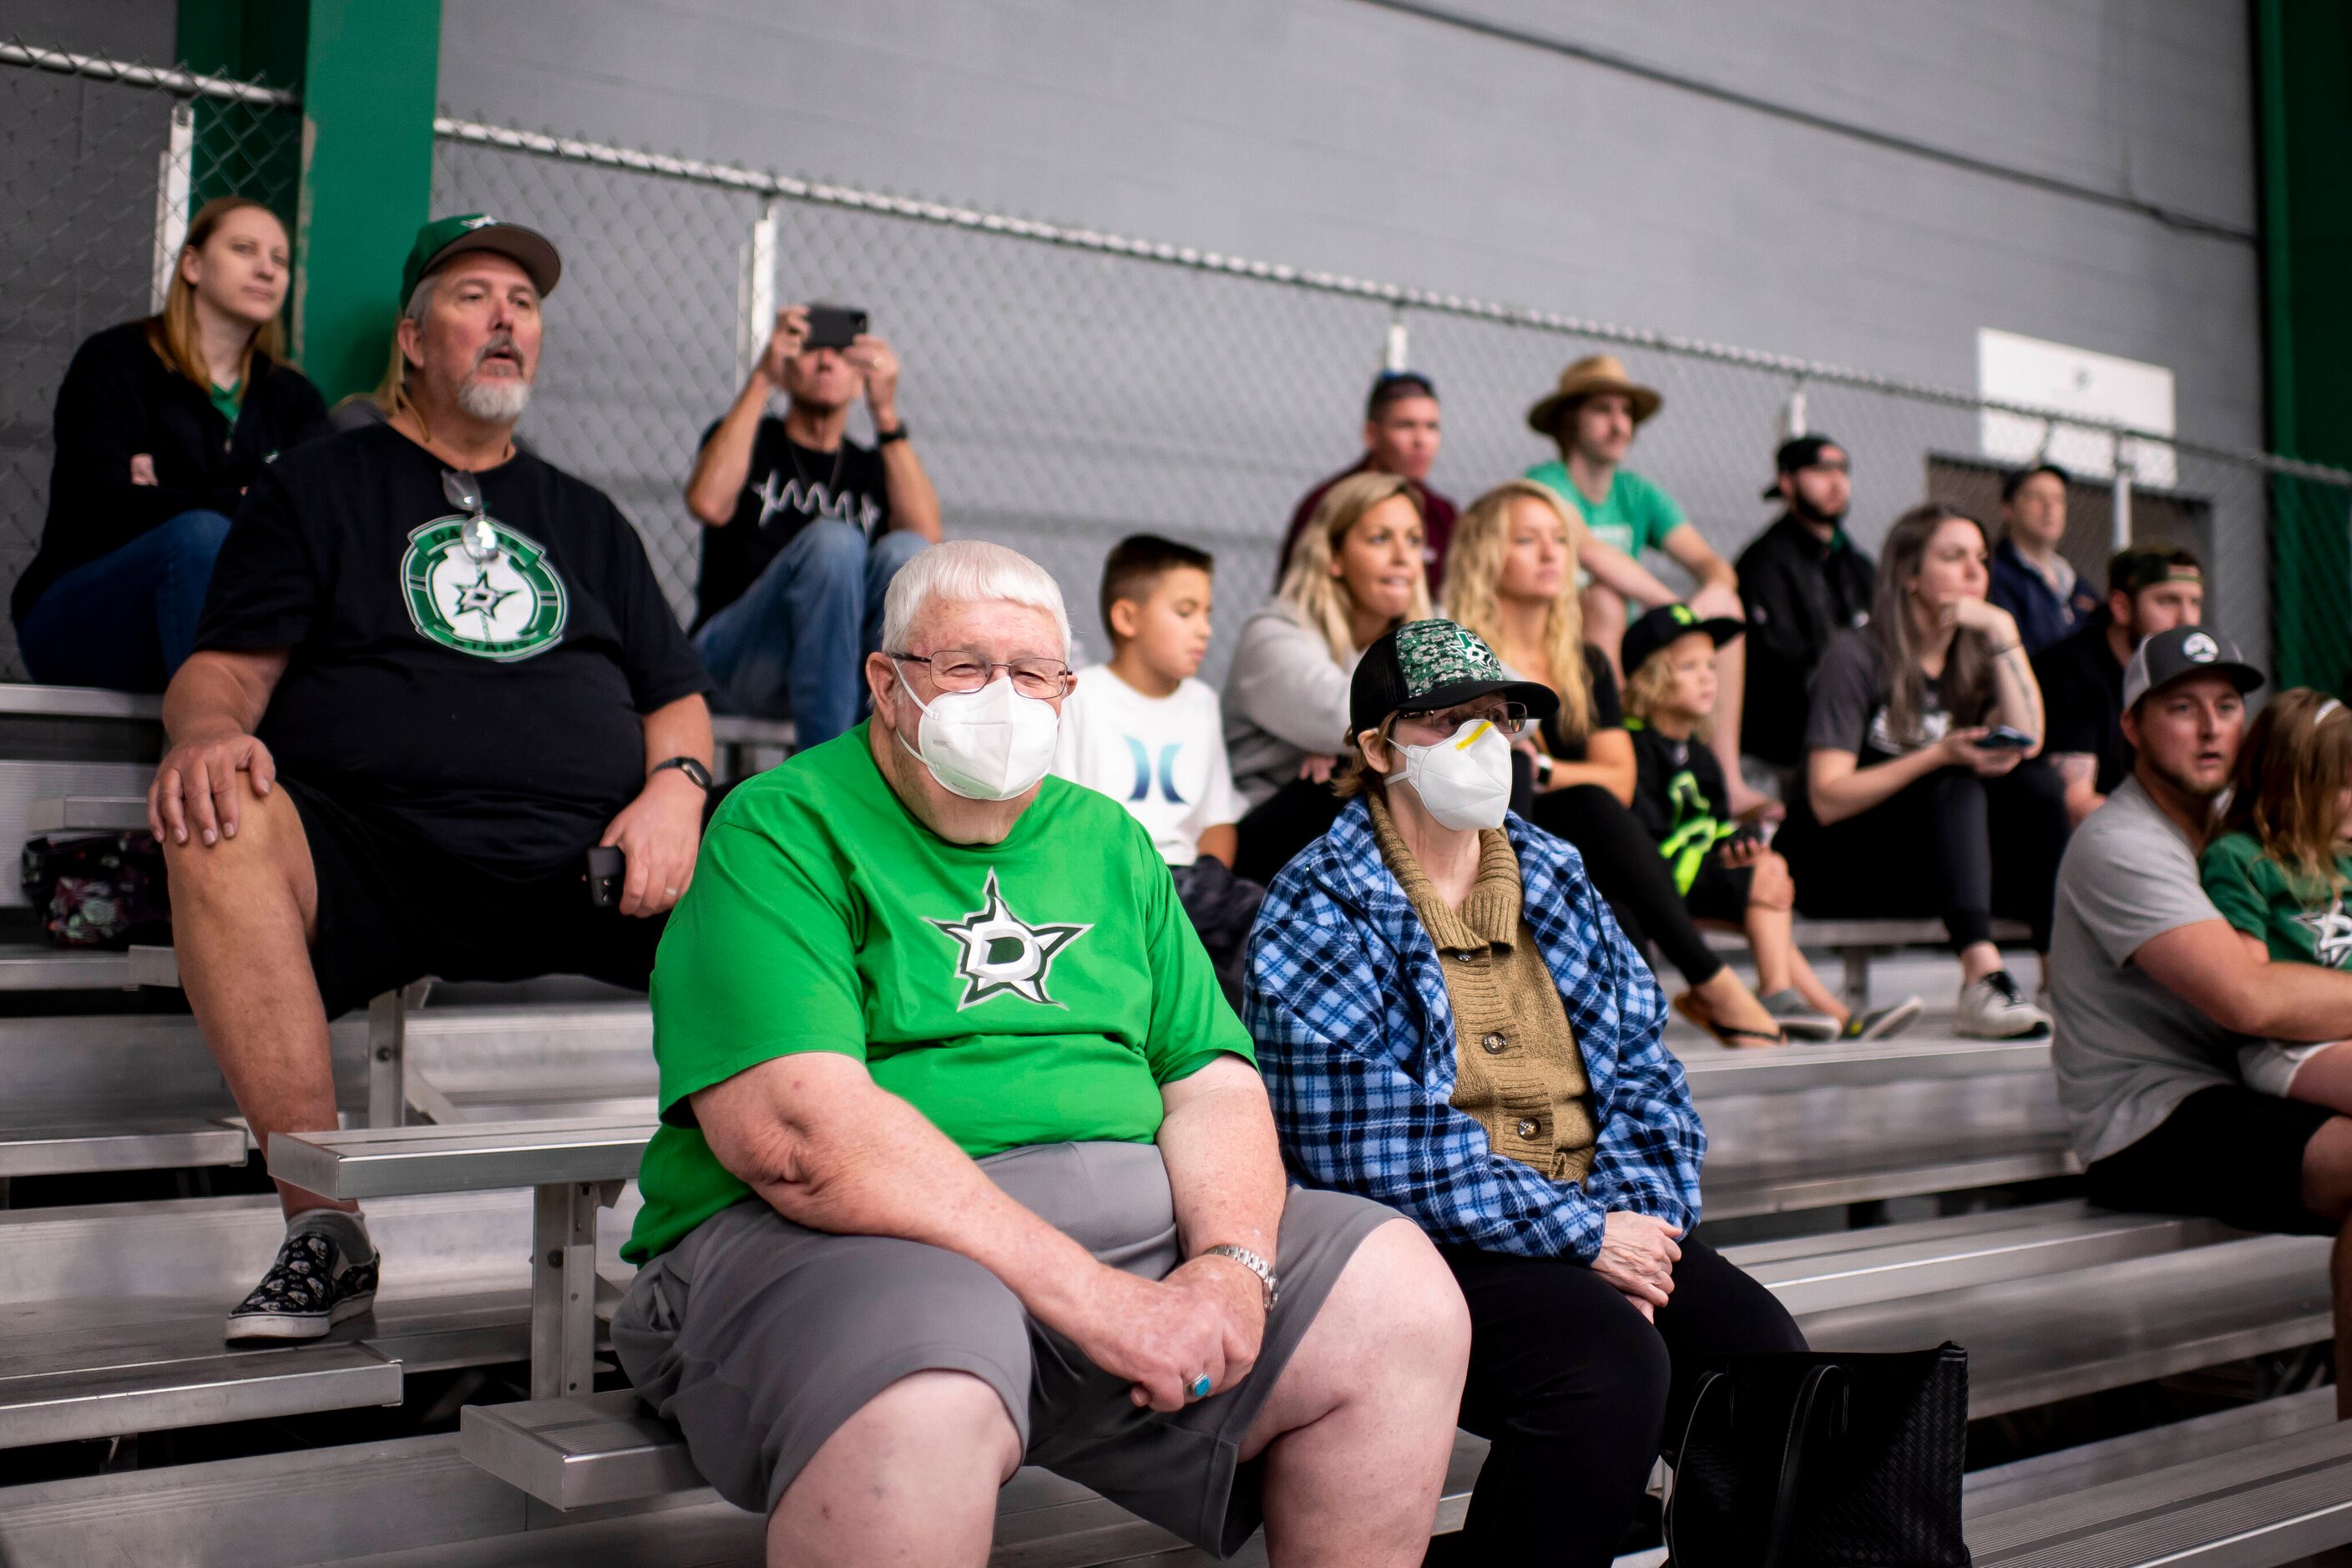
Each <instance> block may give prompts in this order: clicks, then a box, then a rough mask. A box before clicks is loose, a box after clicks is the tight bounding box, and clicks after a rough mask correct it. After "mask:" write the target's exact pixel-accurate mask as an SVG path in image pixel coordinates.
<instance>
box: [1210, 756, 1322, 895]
mask: <svg viewBox="0 0 2352 1568" xmlns="http://www.w3.org/2000/svg"><path fill="white" fill-rule="evenodd" d="M1346 804H1347V803H1346V802H1344V801H1342V800H1341V799H1340V798H1339V796H1338V795H1333V794H1332V793H1331V786H1330V785H1329V784H1317V783H1316V782H1315V781H1314V780H1313V779H1293V780H1291V781H1290V783H1288V784H1285V785H1283V786H1282V787H1281V788H1280V789H1278V790H1276V791H1275V792H1274V793H1273V794H1272V795H1267V796H1266V797H1265V799H1264V800H1262V801H1260V802H1258V803H1257V804H1256V805H1254V806H1252V807H1250V809H1249V811H1248V813H1247V814H1246V815H1245V816H1243V818H1242V819H1241V821H1240V822H1239V823H1238V824H1236V825H1235V826H1234V835H1235V837H1237V838H1238V840H1239V843H1238V844H1237V845H1236V847H1234V876H1236V877H1239V878H1240V879H1242V880H1244V881H1245V882H1255V883H1257V884H1258V885H1259V886H1260V887H1265V886H1267V885H1269V884H1271V883H1272V882H1273V880H1274V879H1275V875H1276V872H1278V871H1280V870H1281V869H1282V868H1284V867H1285V866H1287V865H1289V864H1290V859H1291V857H1292V856H1294V855H1296V854H1297V853H1298V852H1299V851H1300V850H1301V849H1304V848H1306V847H1307V846H1308V845H1309V844H1312V843H1314V842H1315V841H1316V840H1317V839H1318V838H1320V837H1323V836H1324V835H1325V834H1327V833H1328V832H1330V831H1331V825H1332V824H1333V823H1335V822H1337V821H1339V809H1340V807H1341V806H1342V805H1346Z"/></svg>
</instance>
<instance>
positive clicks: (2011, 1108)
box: [1673, 1037, 2081, 1220]
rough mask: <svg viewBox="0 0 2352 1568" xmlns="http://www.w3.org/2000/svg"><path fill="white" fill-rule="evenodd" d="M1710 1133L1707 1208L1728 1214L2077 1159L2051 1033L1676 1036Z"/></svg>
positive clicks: (1991, 1182)
mask: <svg viewBox="0 0 2352 1568" xmlns="http://www.w3.org/2000/svg"><path fill="white" fill-rule="evenodd" d="M1673 1045H1674V1048H1675V1053H1676V1055H1677V1056H1678V1057H1679V1058H1680V1059H1681V1060H1682V1063H1683V1068H1684V1071H1685V1074H1686V1075H1687V1076H1688V1078H1689V1080H1690V1085H1691V1094H1692V1098H1693V1099H1694V1100H1696V1102H1697V1104H1698V1108H1699V1111H1700V1113H1701V1115H1702V1116H1703V1117H1704V1118H1705V1119H1706V1131H1707V1156H1706V1213H1707V1216H1708V1217H1709V1218H1711V1219H1717V1220H1723V1219H1738V1218H1742V1217H1745V1216H1748V1215H1764V1214H1780V1213H1788V1212H1792V1211H1796V1210H1801V1209H1816V1208H1826V1207H1832V1206H1834V1205H1841V1204H1852V1203H1860V1202H1864V1201H1866V1200H1871V1199H1880V1198H1895V1197H1908V1196H1914V1195H1916V1194H1926V1193H1946V1192H1960V1191H1965V1190H1968V1189H1970V1188H1978V1187H1990V1186H2001V1185H2008V1184H2014V1183H2021V1182H2033V1181H2042V1180H2045V1179H2047V1178H2050V1177H2053V1176H2063V1175H2068V1174H2072V1173H2074V1172H2076V1171H2078V1170H2080V1169H2081V1167H2080V1165H2079V1164H2078V1163H2076V1162H2075V1160H2074V1153H2073V1152H2072V1151H2071V1149H2069V1147H2068V1146H2067V1141H2066V1130H2065V1124H2064V1121H2063V1118H2062V1117H2061V1116H2060V1113H2059V1110H2058V1098H2057V1089H2056V1085H2055V1083H2054V1081H2053V1079H2052V1077H2051V1073H2050V1044H2049V1042H2048V1041H2047V1040H1958V1039H1953V1038H1951V1037H1941V1038H1936V1037H1904V1038H1901V1039H1896V1040H1888V1041H1884V1042H1879V1043H1875V1044H1872V1045H1856V1046H1794V1047H1789V1048H1787V1049H1784V1050H1748V1051H1742V1050H1727V1049H1725V1048H1724V1047H1720V1046H1717V1045H1714V1044H1712V1043H1709V1042H1701V1041H1694V1040H1688V1039H1680V1038H1678V1039H1676V1040H1675V1041H1674V1042H1673Z"/></svg>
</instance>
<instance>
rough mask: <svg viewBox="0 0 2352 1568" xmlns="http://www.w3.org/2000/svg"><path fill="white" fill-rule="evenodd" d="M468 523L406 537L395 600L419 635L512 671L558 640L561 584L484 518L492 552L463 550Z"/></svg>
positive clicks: (535, 547)
mask: <svg viewBox="0 0 2352 1568" xmlns="http://www.w3.org/2000/svg"><path fill="white" fill-rule="evenodd" d="M473 521H474V520H473V519H471V518H467V517H454V516H453V517H439V518H435V519H434V520H433V521H431V522H428V523H426V524H425V525H424V526H423V527H422V528H419V529H417V530H416V531H415V532H413V533H411V534H410V535H409V536H408V552H407V553H406V554H405V555H404V556H402V557H401V562H400V587H401V596H402V598H403V599H404V601H405V602H406V603H407V605H408V618H409V620H410V622H411V623H412V624H414V625H415V627H416V629H417V631H419V632H420V633H422V634H423V635H424V636H425V637H430V638H431V639H432V640H433V641H435V642H436V643H439V644H440V645H441V646H442V647H446V648H451V649H454V650H456V651H457V652H458V653H467V654H472V655H473V656H474V657H475V658H488V659H494V660H497V661H498V662H499V663H501V664H510V663H512V662H514V661H515V660H517V659H524V658H530V656H531V655H533V654H535V653H544V652H546V651H547V650H548V649H549V648H551V647H554V646H555V645H556V644H557V643H558V642H561V641H562V638H563V623H564V621H565V619H566V618H567V616H568V615H569V613H570V605H568V603H567V602H566V599H565V597H564V592H563V579H562V578H561V577H559V576H557V575H556V574H555V569H554V568H553V567H552V566H551V565H549V564H548V562H547V551H546V548H545V547H544V546H543V545H541V543H540V542H539V541H537V540H535V539H532V538H530V537H529V536H527V535H525V534H520V533H517V532H516V531H514V530H513V529H511V528H509V527H508V526H507V525H506V524H505V523H502V522H499V521H497V520H496V519H495V518H485V519H483V520H482V521H483V522H486V523H488V534H489V536H490V541H491V542H495V544H496V546H497V548H496V549H495V551H492V552H489V553H488V558H487V559H485V558H483V557H482V556H481V555H478V553H477V551H479V550H482V549H483V548H484V544H483V542H482V541H480V540H477V541H475V548H474V549H471V550H469V549H467V538H466V531H467V526H468V525H469V524H471V523H473Z"/></svg>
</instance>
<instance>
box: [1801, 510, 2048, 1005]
mask: <svg viewBox="0 0 2352 1568" xmlns="http://www.w3.org/2000/svg"><path fill="white" fill-rule="evenodd" d="M1990 557H1991V545H1990V540H1989V539H1988V538H1987V536H1986V533H1985V528H1984V524H1982V523H1981V522H1979V521H1977V520H1976V519H1975V518H1972V517H1970V516H1969V515H1968V514H1966V513H1965V512H1960V511H1955V510H1952V509H1951V508H1950V507H1947V506H1941V505H1937V504H1936V503H1933V502H1930V503H1928V504H1927V505H1925V506H1917V507H1914V508H1912V509H1911V510H1909V511H1906V512H1905V513H1904V514H1903V515H1902V516H1901V517H1900V518H1898V519H1897V520H1895V526H1894V527H1893V528H1892V529H1890V530H1889V531H1887V535H1886V543H1885V548H1884V549H1883V550H1882V551H1881V552H1880V554H1879V558H1878V586H1877V589H1876V591H1875V593H1874V596H1873V600H1872V604H1871V614H1870V624H1869V625H1868V626H1864V627H1862V628H1860V629H1858V630H1854V631H1847V632H1841V633H1839V634H1838V636H1837V637H1836V638H1834V639H1833V640H1832V642H1831V643H1830V646H1829V647H1828V649H1827V650H1826V651H1824V652H1823V654H1822V664H1821V668H1820V670H1819V671H1818V672H1817V673H1816V674H1815V676H1814V678H1813V693H1812V706H1811V711H1810V713H1809V714H1808V716H1807V718H1806V722H1805V749H1806V757H1805V788H1804V789H1803V790H1802V791H1801V792H1799V793H1800V798H1799V799H1798V800H1797V801H1795V802H1794V803H1792V805H1791V807H1790V813H1789V820H1788V823H1787V825H1786V826H1783V827H1782V828H1781V829H1780V837H1779V838H1778V839H1777V840H1776V841H1775V843H1774V847H1776V848H1778V849H1779V850H1780V853H1781V854H1782V855H1783V856H1784V857H1785V858H1787V859H1788V862H1789V868H1790V871H1792V872H1793V873H1794V874H1795V876H1796V879H1797V908H1798V910H1800V911H1801V912H1802V913H1804V914H1808V915H1823V916H1847V917H1854V916H1860V917H1880V918H1883V917H1901V916H1910V917H1917V916H1921V915H1937V916H1940V917H1941V918H1942V920H1943V921H1944V927H1945V930H1946V931H1948V932H1950V934H1951V939H1952V946H1953V948H1954V950H1955V951H1956V952H1958V955H1959V961H1960V995H1959V1005H1958V1016H1957V1018H1956V1019H1955V1020H1954V1026H1955V1027H1956V1028H1957V1029H1958V1032H1959V1033H1960V1034H1962V1035H1965V1036H1969V1037H1973V1038H1978V1039H2015V1038H2019V1037H2025V1036H2029V1035H2034V1034H2040V1033H2044V1032H2046V1031H2047V1030H2048V1029H2049V1027H2050V1018H2049V1015H2048V1014H2046V1013H2044V1012H2042V1010H2041V1009H2040V1008H2038V1007H2036V1006H2034V1005H2032V1003H2031V1002H2029V1001H2028V1000H2027V999H2026V997H2025V994H2024V993H2023V991H2022V990H2021V988H2020V987H2019V986H2018V984H2017V982H2016V980H2015V979H2014V978H2013V977H2012V976H2011V974H2010V973H2009V971H2008V970H2007V969H2005V968H2003V967H2002V964H2001V957H2000V949H1999V948H1997V947H1995V946H1994V945H1993V942H1992V921H1993V917H1994V916H1996V915H2000V916H2003V917H2006V918H2010V919H2014V920H2021V921H2025V922H2027V923H2028V924H2029V925H2031V926H2032V930H2033V949H2034V951H2035V952H2042V953H2046V952H2049V951H2050V920H2051V909H2052V900H2053V896H2054V893H2055V890H2056V887H2057V879H2058V859H2059V857H2060V856H2061V855H2062V854H2063V853H2064V851H2065V847H2066V835H2067V821H2066V787H2065V784H2064V782H2063V780H2061V779H2060V778H2059V776H2058V774H2057V773H2055V772H2054V771H2053V770H2052V768H2051V767H2050V765H2049V764H2048V763H2045V762H2043V761H2042V758H2041V757H2040V755H2039V754H2038V753H2039V752H2041V750H2042V733H2043V731H2042V690H2041V688H2040V687H2039V686H2037V685H2036V684H2035V683H2034V679H2033V668H2032V665H2030V664H2028V663H2027V662H2026V658H2025V648H2024V646H2023V644H2022V643H2021V640H2020V638H2019V637H2018V631H2017V623H2016V621H2015V620H2013V619H2012V618H2011V616H2010V614H2009V612H2008V611H2007V610H2004V609H2002V608H2000V606H1999V605H1995V604H1992V603H1991V602H1990V601H1989V600H1988V599H1987V598H1986V597H1985V591H1986V588H1987V586H1988V585H1989V584H1990V567H1989V564H1988V563H1989V562H1990Z"/></svg>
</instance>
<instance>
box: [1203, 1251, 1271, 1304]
mask: <svg viewBox="0 0 2352 1568" xmlns="http://www.w3.org/2000/svg"><path fill="white" fill-rule="evenodd" d="M1211 1255H1214V1256H1216V1257H1218V1258H1232V1259H1233V1260H1234V1262H1236V1263H1238V1264H1240V1265H1241V1266H1242V1267H1243V1268H1246V1269H1248V1270H1249V1271H1250V1272H1251V1273H1253V1274H1255V1275H1256V1276H1257V1282H1258V1283H1259V1284H1260V1285H1263V1286H1265V1310H1267V1311H1269V1312H1271V1311H1273V1310H1274V1304H1275V1302H1276V1301H1278V1300H1281V1299H1282V1281H1281V1280H1279V1279H1276V1278H1275V1273H1274V1265H1273V1264H1271V1263H1268V1262H1267V1261H1266V1260H1265V1258H1260V1257H1259V1256H1258V1255H1257V1254H1256V1253H1255V1252H1252V1251H1251V1250H1250V1249H1249V1248H1248V1247H1234V1246H1230V1245H1227V1244H1223V1243H1220V1244H1219V1245H1217V1246H1215V1247H1202V1249H1201V1256H1202V1257H1203V1258H1207V1257H1210V1256H1211Z"/></svg>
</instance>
